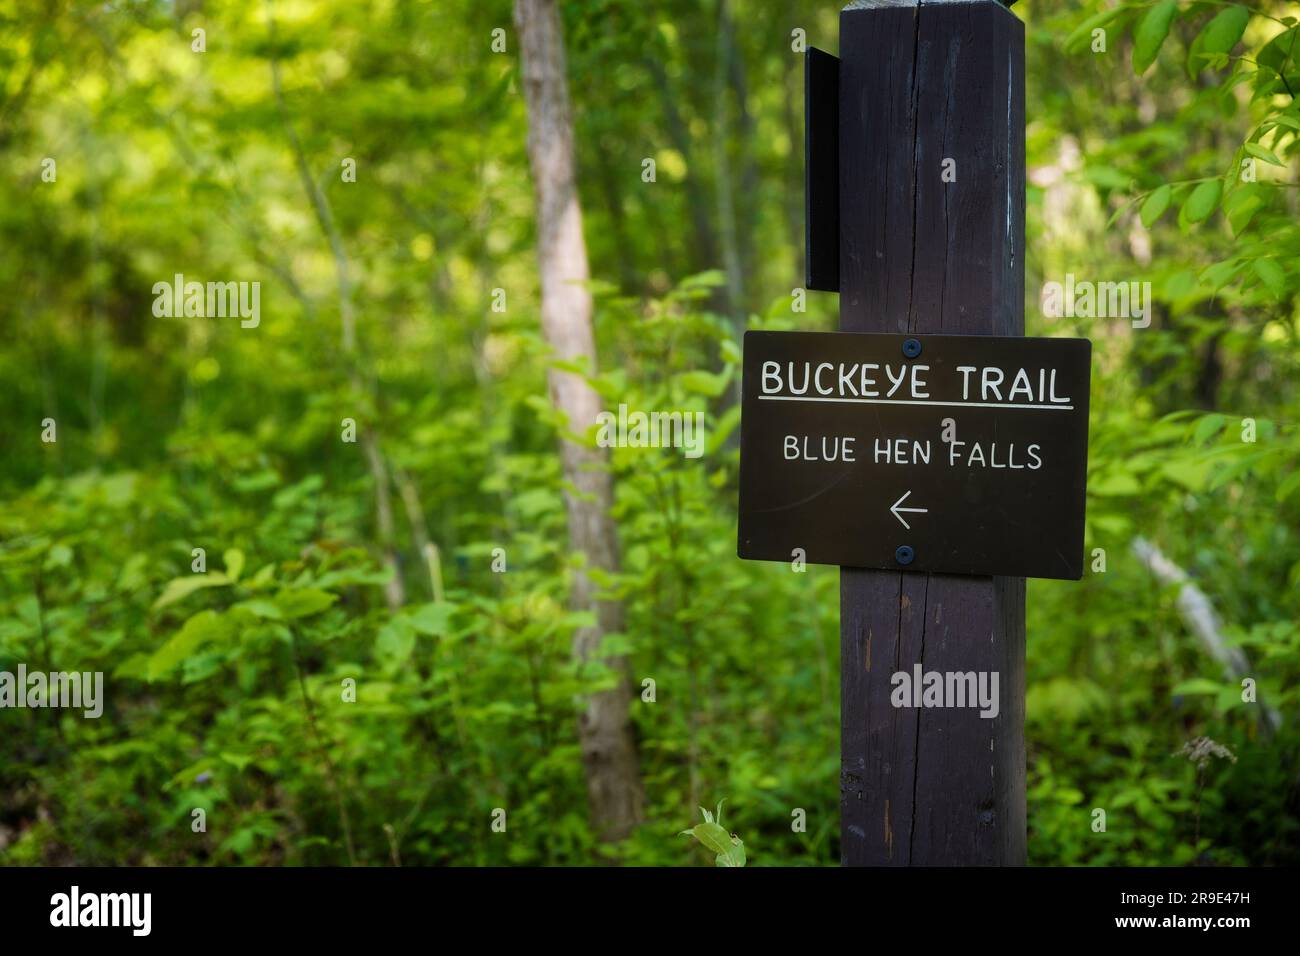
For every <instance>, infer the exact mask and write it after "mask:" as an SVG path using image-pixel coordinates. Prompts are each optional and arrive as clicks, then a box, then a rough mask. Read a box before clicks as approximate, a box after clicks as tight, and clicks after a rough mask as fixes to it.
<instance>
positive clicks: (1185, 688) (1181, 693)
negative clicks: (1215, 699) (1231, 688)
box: [1169, 677, 1223, 697]
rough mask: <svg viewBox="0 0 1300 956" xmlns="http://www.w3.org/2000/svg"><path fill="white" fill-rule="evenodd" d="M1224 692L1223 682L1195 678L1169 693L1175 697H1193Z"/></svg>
mask: <svg viewBox="0 0 1300 956" xmlns="http://www.w3.org/2000/svg"><path fill="white" fill-rule="evenodd" d="M1221 690H1223V682H1222V681H1216V680H1210V679H1209V678H1206V677H1194V678H1192V679H1191V680H1185V681H1183V682H1182V683H1181V684H1179V685H1177V686H1176V687H1174V688H1173V689H1172V690H1171V691H1170V692H1169V693H1170V694H1172V695H1173V696H1175V697H1192V696H1195V695H1198V694H1218V693H1219V691H1221Z"/></svg>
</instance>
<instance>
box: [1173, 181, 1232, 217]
mask: <svg viewBox="0 0 1300 956" xmlns="http://www.w3.org/2000/svg"><path fill="white" fill-rule="evenodd" d="M1222 195H1223V183H1222V182H1220V181H1219V180H1217V179H1211V180H1210V181H1208V182H1204V183H1201V184H1200V185H1199V186H1197V187H1196V188H1195V189H1193V190H1192V194H1191V195H1190V196H1188V197H1187V201H1186V202H1185V203H1183V208H1182V211H1181V212H1180V213H1179V216H1178V222H1179V224H1180V225H1183V226H1186V225H1187V224H1188V223H1195V222H1204V221H1205V220H1206V219H1209V218H1210V216H1211V215H1212V214H1213V213H1214V210H1215V209H1217V208H1218V206H1219V197H1220V196H1222Z"/></svg>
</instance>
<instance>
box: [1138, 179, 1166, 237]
mask: <svg viewBox="0 0 1300 956" xmlns="http://www.w3.org/2000/svg"><path fill="white" fill-rule="evenodd" d="M1173 196H1174V190H1173V187H1172V186H1169V185H1165V186H1161V187H1159V188H1158V189H1156V190H1154V191H1153V192H1152V193H1151V195H1150V196H1148V197H1147V198H1146V202H1144V203H1142V211H1141V212H1140V213H1139V216H1140V217H1141V219H1142V225H1144V226H1146V227H1147V228H1148V229H1150V228H1151V227H1152V226H1153V225H1155V223H1156V220H1158V219H1159V218H1160V217H1161V216H1163V215H1164V214H1165V210H1166V209H1168V208H1169V202H1170V200H1171V199H1173Z"/></svg>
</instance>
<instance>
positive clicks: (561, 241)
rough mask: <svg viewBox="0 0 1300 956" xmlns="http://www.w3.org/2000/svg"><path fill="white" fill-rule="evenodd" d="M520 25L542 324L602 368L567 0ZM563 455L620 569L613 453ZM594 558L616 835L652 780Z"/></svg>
mask: <svg viewBox="0 0 1300 956" xmlns="http://www.w3.org/2000/svg"><path fill="white" fill-rule="evenodd" d="M515 27H516V29H517V30H518V33H519V42H520V47H521V54H522V66H523V79H524V99H525V102H526V104H527V107H528V157H529V161H530V163H531V165H532V169H533V179H534V182H535V186H536V193H537V258H538V271H539V273H540V279H541V287H542V331H543V334H544V335H545V336H546V341H547V342H548V343H549V344H550V345H551V347H552V348H553V349H554V350H555V354H556V357H557V358H558V359H560V360H563V361H566V362H572V361H574V360H577V361H579V362H582V361H585V362H587V363H589V364H588V367H589V368H590V369H591V370H592V371H593V372H594V371H595V368H596V344H595V336H594V334H593V331H592V305H591V293H590V292H589V291H588V289H587V285H586V283H587V279H588V276H589V274H588V267H587V247H586V243H585V241H584V239H583V236H582V208H581V206H580V205H579V202H578V193H577V187H576V184H575V182H574V152H573V120H572V117H571V116H570V113H569V91H568V81H567V79H566V78H565V59H564V39H563V36H562V33H561V27H560V15H559V11H558V10H557V9H556V3H555V0H516V3H515ZM547 378H548V384H549V386H550V393H551V400H552V401H553V402H554V403H555V405H556V407H557V408H559V409H560V410H561V411H562V412H564V414H565V415H566V416H567V418H568V420H569V425H570V430H571V431H573V432H575V433H578V434H582V433H584V432H586V431H587V430H588V429H589V428H590V427H591V426H592V425H594V424H595V423H596V416H597V415H598V414H599V413H600V411H601V407H600V398H599V396H598V395H597V394H596V392H595V390H594V389H592V388H591V386H590V385H588V384H587V382H586V381H585V380H584V379H583V378H582V377H580V376H578V375H574V374H572V373H570V372H564V371H561V370H559V369H556V368H551V369H550V370H548V372H547ZM560 454H561V465H562V467H563V470H564V477H565V480H566V481H567V482H568V483H569V484H570V486H571V490H569V491H566V492H565V503H566V510H567V514H568V522H569V544H570V546H571V547H572V548H573V550H575V551H580V552H582V553H583V554H584V555H586V568H591V569H596V570H599V571H602V572H616V571H617V570H618V542H617V537H616V534H615V528H614V523H613V519H612V518H611V517H610V504H611V502H612V499H613V491H612V488H611V484H610V476H609V469H608V459H607V457H606V455H605V453H604V451H603V450H601V449H597V448H592V447H588V446H587V445H580V444H577V443H576V442H573V441H569V440H568V439H561V444H560ZM586 568H583V569H580V570H578V571H576V572H575V574H574V578H573V592H572V601H573V606H574V607H575V608H576V609H578V610H591V611H594V612H595V614H596V624H595V626H594V627H584V628H581V629H580V630H579V631H578V633H577V634H576V635H575V636H574V641H573V653H574V656H575V657H576V658H577V659H578V660H579V661H580V662H582V663H587V662H592V663H596V662H599V663H603V664H605V665H606V666H608V667H609V668H610V669H611V670H612V671H614V673H615V674H616V675H617V683H616V684H615V685H614V687H612V688H610V689H609V690H604V691H601V692H599V693H596V694H593V695H591V696H590V697H589V698H588V699H587V700H586V702H585V706H584V708H583V710H582V712H581V713H580V714H579V717H578V741H579V743H580V745H581V747H582V760H583V769H584V771H585V773H586V777H587V793H588V796H589V797H590V799H591V815H592V824H593V826H594V828H595V830H596V832H597V834H599V836H600V837H601V838H602V839H605V840H618V839H621V838H623V837H625V836H627V835H628V834H629V833H630V832H631V831H632V830H633V828H634V827H635V826H636V825H637V824H638V823H639V822H640V821H641V818H642V813H643V811H644V806H645V794H644V791H643V790H642V787H641V776H640V769H639V767H638V762H637V752H636V743H635V741H634V740H633V737H632V725H631V721H630V719H629V716H628V709H629V707H630V705H631V701H632V693H631V687H630V685H629V682H628V677H627V660H626V658H623V657H601V656H600V655H599V653H598V651H599V647H600V643H601V640H602V638H603V636H604V635H605V634H607V633H611V632H617V631H621V630H622V629H623V607H622V605H621V604H620V603H619V602H617V601H611V600H601V599H598V598H597V596H596V588H595V585H594V584H593V582H592V580H591V578H590V576H589V575H588V573H587V570H586Z"/></svg>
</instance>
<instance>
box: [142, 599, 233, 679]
mask: <svg viewBox="0 0 1300 956" xmlns="http://www.w3.org/2000/svg"><path fill="white" fill-rule="evenodd" d="M226 631H227V628H226V621H225V619H224V618H223V617H222V616H221V615H220V614H218V613H217V612H216V611H200V612H199V613H198V614H195V615H194V616H193V617H191V618H190V619H189V620H188V621H186V622H185V623H184V625H182V626H181V629H180V630H179V631H177V632H176V634H175V635H173V636H172V638H171V640H169V641H168V642H167V643H166V644H164V645H163V646H162V647H160V648H158V650H156V651H154V653H153V655H152V656H150V658H149V667H148V677H149V680H151V681H152V680H157V679H158V678H159V677H161V676H162V675H163V674H166V673H167V672H168V671H170V670H171V669H172V668H173V667H175V666H176V665H177V664H179V663H181V662H182V661H183V660H185V659H186V658H187V657H189V656H190V655H192V654H193V653H194V652H195V651H197V650H198V649H199V648H200V647H201V646H202V645H203V644H206V643H207V642H208V641H213V640H217V639H219V638H221V637H224V636H225V634H226Z"/></svg>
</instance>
